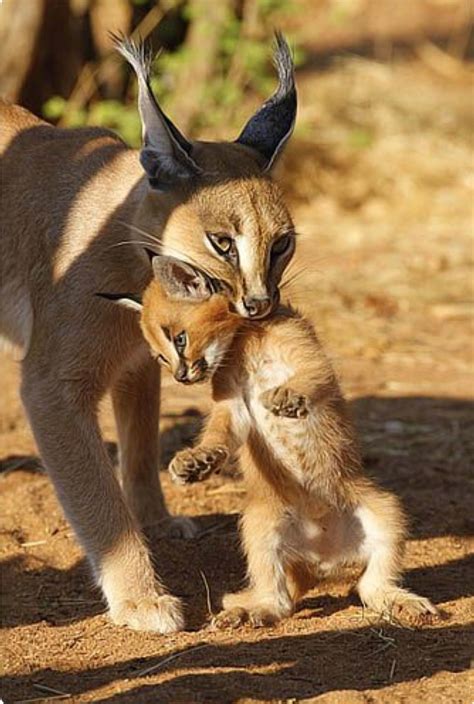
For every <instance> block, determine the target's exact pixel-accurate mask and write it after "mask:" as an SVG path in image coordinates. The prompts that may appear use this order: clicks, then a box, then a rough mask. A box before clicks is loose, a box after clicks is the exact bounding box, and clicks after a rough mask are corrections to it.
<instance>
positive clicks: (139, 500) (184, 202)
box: [0, 103, 292, 632]
mask: <svg viewBox="0 0 474 704" xmlns="http://www.w3.org/2000/svg"><path fill="white" fill-rule="evenodd" d="M0 125H1V127H0V149H1V152H2V156H1V184H2V206H1V207H2V257H1V267H2V268H1V272H0V273H1V280H0V287H1V290H0V295H1V310H0V325H1V327H0V330H1V332H2V334H3V335H5V337H7V338H8V339H9V340H10V341H11V342H13V343H15V344H17V345H19V346H20V347H21V348H22V350H23V361H22V387H21V395H22V399H23V403H24V406H25V408H26V411H27V414H28V417H29V420H30V423H31V427H32V429H33V432H34V435H35V439H36V441H37V444H38V448H39V451H40V453H41V455H42V458H43V460H44V462H45V464H46V466H47V469H48V471H49V474H50V476H51V478H52V480H53V482H54V485H55V487H56V490H57V492H58V495H59V497H60V499H61V502H62V505H63V507H64V510H65V512H66V514H67V516H68V518H69V520H70V521H71V523H72V525H73V526H74V528H75V530H76V533H77V535H78V536H79V539H80V540H81V543H82V545H83V546H84V548H85V550H86V552H87V554H88V557H89V559H90V561H91V563H92V565H93V569H94V571H95V574H96V577H97V580H98V582H99V584H101V585H102V588H103V591H104V594H105V597H106V599H107V602H108V604H109V606H110V609H111V613H112V617H113V618H114V620H115V621H116V622H118V623H125V624H128V625H130V626H132V627H134V628H138V629H147V630H157V631H161V632H167V631H171V630H176V629H177V628H181V627H182V625H183V618H182V614H181V607H180V604H179V602H178V600H177V599H174V598H173V597H169V596H168V595H167V594H166V590H165V588H164V586H163V585H162V584H161V583H160V582H159V580H158V578H155V576H154V573H153V569H152V566H151V561H150V557H149V554H148V551H147V549H146V548H145V544H144V540H143V537H142V535H141V532H140V528H139V525H142V526H143V525H150V524H153V525H156V526H158V527H160V526H161V529H162V530H163V531H164V530H165V527H166V526H168V527H169V528H170V529H171V530H172V531H173V530H177V531H178V532H180V533H181V534H183V533H184V534H185V535H190V534H193V531H194V528H193V526H192V524H191V522H190V521H189V520H180V522H178V523H176V521H174V522H172V521H171V519H170V517H169V514H168V512H167V511H166V508H165V506H164V501H163V496H162V493H161V489H160V485H159V480H158V477H157V467H158V441H157V427H158V415H159V388H160V387H159V379H160V376H159V367H158V365H157V364H156V362H155V361H154V360H152V359H151V358H150V355H149V351H148V349H147V347H146V345H145V344H144V341H143V337H142V334H141V331H140V328H139V325H138V322H137V320H136V316H135V315H134V313H133V312H131V311H127V310H122V309H120V308H118V307H117V306H114V304H113V303H111V302H108V301H104V300H101V299H98V298H97V297H96V296H95V294H96V293H97V292H134V293H136V294H141V293H142V292H143V291H144V290H145V288H146V286H147V285H148V284H149V282H150V280H151V268H150V265H149V261H148V257H147V255H146V254H145V253H144V250H143V246H142V245H143V244H145V245H147V246H148V247H151V248H152V249H153V248H154V247H158V246H160V248H162V249H163V250H164V251H165V252H168V253H169V254H171V255H174V256H177V257H181V258H183V259H186V258H187V259H188V260H189V261H196V262H198V263H199V265H200V266H201V267H202V268H204V269H206V270H208V271H209V272H210V273H211V274H212V275H213V276H215V277H217V278H220V279H224V280H226V281H227V282H228V283H229V285H230V286H231V288H232V289H233V291H234V298H235V300H236V305H241V298H242V296H243V292H244V291H246V292H248V291H251V292H252V290H253V288H252V287H254V285H256V286H257V293H259V292H261V289H262V286H263V287H264V288H265V287H269V286H273V287H275V286H276V285H277V283H278V281H277V279H278V277H279V275H278V272H276V273H275V272H274V271H272V270H271V269H270V267H269V263H268V262H269V256H268V251H269V248H270V247H271V245H272V242H273V241H274V239H275V238H276V237H277V236H278V235H279V234H281V233H282V232H287V231H291V229H292V222H291V218H290V216H289V215H288V212H287V210H286V208H285V207H284V205H283V203H282V199H281V194H280V191H279V190H278V188H277V186H276V185H275V184H274V183H273V182H272V180H271V178H270V177H269V176H268V175H263V174H262V175H261V168H260V167H261V160H259V158H258V156H257V155H256V153H255V152H253V150H251V149H249V148H248V147H245V146H242V145H238V144H227V145H225V144H196V145H195V149H194V153H193V158H194V160H195V162H196V163H197V164H198V165H199V166H200V167H202V168H203V169H204V170H205V172H206V173H207V175H206V176H200V177H196V178H193V179H189V180H186V181H183V183H182V184H181V185H180V186H179V187H178V186H176V187H175V188H173V189H172V190H168V191H166V192H157V191H153V190H152V189H150V187H149V184H148V181H147V179H146V178H145V177H144V175H143V171H142V168H141V166H140V163H139V160H138V153H137V152H136V151H133V150H131V149H128V148H127V147H126V146H125V145H124V144H123V142H122V141H121V140H120V139H119V138H118V137H117V136H116V135H114V134H113V133H112V132H110V131H108V130H104V129H98V128H85V129H78V130H63V129H58V128H54V127H51V126H50V125H48V124H46V123H45V122H42V121H41V120H39V119H37V118H35V117H34V116H33V115H31V114H30V113H28V112H27V111H26V110H23V109H22V108H19V107H13V106H10V105H7V104H5V103H0ZM216 229H217V230H218V231H222V232H231V233H233V234H234V235H235V237H236V238H239V241H243V242H245V243H247V251H248V252H249V253H250V254H249V258H248V261H247V262H246V271H245V272H241V271H239V270H238V269H236V268H233V267H232V266H231V265H230V264H228V263H227V262H225V261H222V260H220V259H218V258H217V256H216V255H215V253H213V252H211V251H210V250H209V247H208V246H207V245H206V238H205V232H206V231H211V232H215V231H216ZM137 240H138V241H139V243H137V244H135V242H136V241H137ZM160 243H161V244H160ZM275 277H276V278H275ZM255 282H256V284H255ZM108 389H111V391H112V398H113V405H114V410H115V416H116V420H117V428H118V436H119V440H120V456H121V472H122V485H123V491H122V490H121V488H120V486H119V482H118V481H117V478H116V477H115V475H114V472H113V468H112V466H111V463H110V460H109V458H108V456H107V453H106V451H105V448H104V444H103V441H102V438H101V435H100V431H99V427H98V424H97V405H98V403H99V401H100V399H101V398H102V396H103V395H104V393H105V392H106V391H107V390H108Z"/></svg>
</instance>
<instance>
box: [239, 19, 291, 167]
mask: <svg viewBox="0 0 474 704" xmlns="http://www.w3.org/2000/svg"><path fill="white" fill-rule="evenodd" d="M274 63H275V66H276V69H277V73H278V80H279V83H278V88H277V90H276V92H275V93H274V94H273V95H272V96H271V98H269V99H268V100H267V101H266V102H265V103H264V104H263V105H262V107H261V108H260V110H259V111H258V112H256V113H255V115H254V116H253V117H251V118H250V120H249V121H248V122H247V124H246V125H245V127H244V129H243V130H242V132H241V133H240V135H239V137H238V139H237V142H238V143H240V144H244V145H246V146H248V147H252V149H255V150H256V151H257V152H259V153H260V154H262V156H264V157H265V160H266V163H265V171H268V170H269V169H271V167H272V166H273V164H274V162H275V160H276V158H277V157H278V155H279V154H280V153H281V151H282V149H283V147H284V146H285V144H286V142H287V141H288V139H289V138H290V136H291V134H292V132H293V128H294V126H295V120H296V108H297V95H296V86H295V77H294V64H293V59H292V56H291V51H290V48H289V46H288V44H287V42H286V40H285V38H284V37H283V35H282V34H281V33H280V32H276V33H275V52H274Z"/></svg>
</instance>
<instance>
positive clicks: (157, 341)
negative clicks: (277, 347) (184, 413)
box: [140, 256, 241, 384]
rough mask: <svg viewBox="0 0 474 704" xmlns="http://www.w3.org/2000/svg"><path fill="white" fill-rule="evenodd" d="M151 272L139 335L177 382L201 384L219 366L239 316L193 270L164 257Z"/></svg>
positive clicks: (161, 257)
mask: <svg viewBox="0 0 474 704" xmlns="http://www.w3.org/2000/svg"><path fill="white" fill-rule="evenodd" d="M153 269H154V273H155V278H154V280H153V281H152V282H151V283H150V285H149V286H148V288H147V289H146V291H145V293H144V296H143V301H142V303H141V304H140V305H141V320H140V324H141V328H142V331H143V334H144V337H145V339H146V340H147V342H148V344H149V345H150V347H151V350H152V352H153V354H154V355H155V356H156V357H157V358H158V360H159V361H160V362H161V363H162V364H163V365H164V366H166V367H167V368H168V369H169V370H170V371H171V373H172V374H173V376H174V378H175V379H176V381H179V382H182V383H185V384H193V383H196V382H199V381H205V380H207V379H208V378H210V377H211V376H212V374H213V373H214V371H215V370H216V369H217V367H218V366H219V364H220V363H221V362H222V359H223V357H224V355H225V353H226V351H227V350H228V348H229V346H230V344H231V342H232V339H233V337H234V334H235V332H236V330H237V328H238V326H239V325H241V318H240V316H239V315H237V314H236V313H233V312H231V311H230V310H229V299H228V298H227V297H226V296H225V295H223V294H222V293H215V291H214V284H213V283H212V281H211V280H209V278H208V277H207V276H206V274H204V273H203V272H201V271H199V270H198V269H195V268H194V267H191V266H190V265H188V264H186V263H184V262H182V261H180V260H177V259H174V258H172V257H163V256H157V257H155V259H154V260H153Z"/></svg>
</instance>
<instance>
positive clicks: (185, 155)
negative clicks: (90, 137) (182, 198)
mask: <svg viewBox="0 0 474 704" xmlns="http://www.w3.org/2000/svg"><path fill="white" fill-rule="evenodd" d="M112 38H113V40H114V42H115V46H116V47H117V50H118V51H119V52H120V54H122V56H123V57H124V58H125V59H126V60H127V61H128V63H129V64H130V65H131V66H132V68H133V70H134V71H135V73H136V75H137V78H138V109H139V111H140V118H141V122H142V135H143V149H142V152H141V156H140V161H141V164H142V166H143V168H144V169H145V172H146V173H147V175H148V179H149V181H150V185H151V186H152V187H153V188H157V189H160V190H161V189H166V188H169V187H170V186H172V185H173V184H174V183H176V182H177V181H179V180H181V179H184V178H190V177H191V176H194V175H196V174H197V173H199V172H200V168H199V167H198V165H197V164H196V162H195V161H194V159H193V158H192V156H191V152H192V144H191V142H189V141H188V140H187V139H186V138H185V137H184V135H182V134H181V132H180V131H179V130H178V128H177V127H176V126H175V125H174V124H173V123H172V122H171V120H170V119H169V117H167V116H166V115H165V113H164V112H163V110H162V109H161V108H160V106H159V105H158V103H157V101H156V98H155V96H154V95H153V91H152V90H151V85H150V71H151V64H152V54H151V51H150V49H148V48H147V47H146V46H145V44H144V43H143V42H142V41H139V42H134V41H133V40H132V39H131V38H129V37H125V36H124V35H118V34H115V35H114V34H113V35H112Z"/></svg>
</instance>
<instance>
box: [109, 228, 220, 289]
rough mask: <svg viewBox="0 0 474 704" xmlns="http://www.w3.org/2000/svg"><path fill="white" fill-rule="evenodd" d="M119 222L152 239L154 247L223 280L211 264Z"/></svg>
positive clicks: (139, 229)
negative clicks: (204, 262)
mask: <svg viewBox="0 0 474 704" xmlns="http://www.w3.org/2000/svg"><path fill="white" fill-rule="evenodd" d="M118 222H120V224H121V225H124V226H125V227H128V228H129V229H130V230H133V231H135V232H138V233H139V234H141V235H143V236H144V237H148V238H150V240H151V242H152V243H153V245H154V246H156V247H160V248H161V249H165V250H167V251H169V252H172V253H173V254H176V255H177V258H179V259H182V260H184V261H188V262H189V263H190V264H193V265H194V266H195V267H196V268H198V269H200V270H201V271H203V272H204V273H205V274H207V275H208V276H211V277H214V278H217V279H220V278H222V277H221V276H220V275H219V273H218V272H217V271H213V269H212V268H211V267H210V266H209V264H203V263H202V262H200V261H197V260H196V259H195V258H194V257H192V256H191V255H190V254H189V253H188V252H183V251H182V250H180V249H178V248H177V247H173V245H170V244H168V243H166V242H162V241H161V240H159V239H158V238H157V237H156V236H155V235H153V234H151V233H149V232H146V231H145V230H143V229H142V228H141V227H138V226H137V225H134V224H132V223H128V222H125V221H124V220H119V221H118ZM145 246H148V243H146V244H145Z"/></svg>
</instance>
